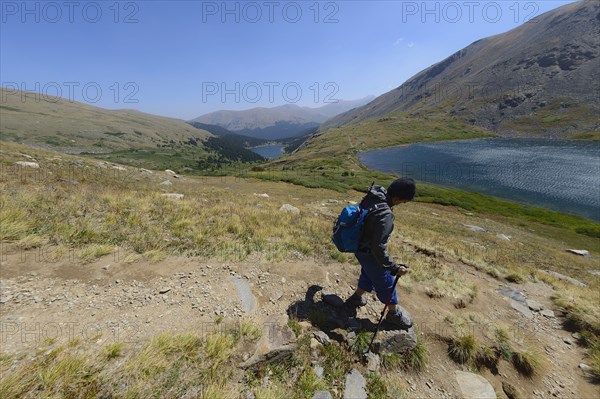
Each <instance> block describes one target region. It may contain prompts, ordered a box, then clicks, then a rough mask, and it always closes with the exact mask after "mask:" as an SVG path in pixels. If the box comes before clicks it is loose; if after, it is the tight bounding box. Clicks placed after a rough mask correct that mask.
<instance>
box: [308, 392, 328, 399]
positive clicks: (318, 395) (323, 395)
mask: <svg viewBox="0 0 600 399" xmlns="http://www.w3.org/2000/svg"><path fill="white" fill-rule="evenodd" d="M312 399H333V396H331V394H330V393H329V391H317V392H315V394H314V395H313V397H312Z"/></svg>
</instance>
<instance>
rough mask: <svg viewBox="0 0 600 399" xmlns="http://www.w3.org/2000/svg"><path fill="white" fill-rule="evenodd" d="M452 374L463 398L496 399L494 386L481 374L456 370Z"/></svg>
mask: <svg viewBox="0 0 600 399" xmlns="http://www.w3.org/2000/svg"><path fill="white" fill-rule="evenodd" d="M454 374H455V376H456V381H457V382H458V385H459V386H460V390H461V392H462V393H463V397H464V398H465V399H496V392H495V391H494V387H493V386H492V384H490V383H489V381H488V380H486V379H485V378H483V377H482V376H480V375H477V374H473V373H469V372H466V371H458V370H457V371H455V372H454Z"/></svg>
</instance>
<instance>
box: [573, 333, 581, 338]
mask: <svg viewBox="0 0 600 399" xmlns="http://www.w3.org/2000/svg"><path fill="white" fill-rule="evenodd" d="M571 337H573V338H575V339H581V334H579V333H578V332H574V333H573V334H571Z"/></svg>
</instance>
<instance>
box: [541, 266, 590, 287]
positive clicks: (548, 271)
mask: <svg viewBox="0 0 600 399" xmlns="http://www.w3.org/2000/svg"><path fill="white" fill-rule="evenodd" d="M538 272H541V273H545V274H549V275H551V276H553V277H556V278H557V279H559V280H563V281H568V282H569V283H571V284H574V285H576V286H579V287H587V284H585V283H582V282H581V281H579V280H576V279H574V278H573V277H569V276H565V275H564V274H560V273H558V272H555V271H552V270H538Z"/></svg>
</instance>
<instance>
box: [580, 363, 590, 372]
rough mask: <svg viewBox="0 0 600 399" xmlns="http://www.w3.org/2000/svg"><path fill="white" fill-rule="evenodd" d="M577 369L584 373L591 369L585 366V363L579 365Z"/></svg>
mask: <svg viewBox="0 0 600 399" xmlns="http://www.w3.org/2000/svg"><path fill="white" fill-rule="evenodd" d="M579 368H580V369H582V370H585V371H588V370H591V369H592V367H591V366H588V365H587V364H585V363H579Z"/></svg>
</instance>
